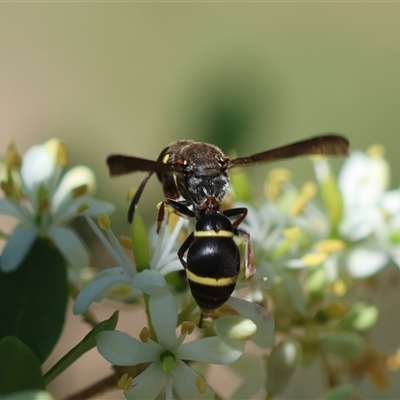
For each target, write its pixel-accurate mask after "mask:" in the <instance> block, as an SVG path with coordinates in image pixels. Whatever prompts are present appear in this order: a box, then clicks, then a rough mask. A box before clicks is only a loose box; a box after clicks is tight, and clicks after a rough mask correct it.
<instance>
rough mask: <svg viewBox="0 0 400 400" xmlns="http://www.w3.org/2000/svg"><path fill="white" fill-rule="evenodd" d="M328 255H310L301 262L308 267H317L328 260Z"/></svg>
mask: <svg viewBox="0 0 400 400" xmlns="http://www.w3.org/2000/svg"><path fill="white" fill-rule="evenodd" d="M327 257H328V255H327V254H326V253H309V254H306V255H305V256H303V257H301V262H302V263H303V264H304V265H306V266H307V267H316V266H317V265H320V264H321V263H322V262H324V261H325V260H326V258H327Z"/></svg>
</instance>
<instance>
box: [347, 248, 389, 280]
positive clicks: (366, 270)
mask: <svg viewBox="0 0 400 400" xmlns="http://www.w3.org/2000/svg"><path fill="white" fill-rule="evenodd" d="M388 261H389V257H388V255H387V254H386V253H384V252H383V251H379V250H370V249H364V248H358V249H355V250H353V251H352V252H351V253H350V255H349V257H348V258H347V267H348V269H349V272H350V274H351V275H352V276H353V277H355V278H366V277H369V276H372V275H374V274H376V273H377V272H378V271H379V270H380V269H382V268H383V267H384V266H385V265H386V264H387V263H388Z"/></svg>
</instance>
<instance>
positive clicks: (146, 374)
mask: <svg viewBox="0 0 400 400" xmlns="http://www.w3.org/2000/svg"><path fill="white" fill-rule="evenodd" d="M165 376H166V373H165V372H163V371H162V370H161V368H160V367H159V366H158V365H156V364H155V363H153V364H151V365H150V366H149V368H147V369H146V370H145V371H143V372H142V373H141V374H140V375H139V376H137V377H136V378H135V379H134V380H133V382H132V384H133V387H132V389H129V390H126V391H124V396H125V398H127V399H128V400H130V399H132V400H137V399H140V400H154V399H155V398H156V397H157V395H158V394H159V393H160V391H161V388H162V385H163V382H164V379H165Z"/></svg>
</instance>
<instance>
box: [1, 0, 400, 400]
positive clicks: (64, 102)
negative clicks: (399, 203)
mask: <svg viewBox="0 0 400 400" xmlns="http://www.w3.org/2000/svg"><path fill="white" fill-rule="evenodd" d="M399 20H400V3H383V2H377V3H355V2H354V3H350V2H349V3H343V2H341V3H325V2H319V3H316V2H307V3H301V2H298V3H297V2H282V3H280V2H273V3H250V2H249V3H246V2H244V3H223V2H220V3H191V2H188V3H167V2H159V3H150V2H143V3H90V2H89V3H46V2H45V3H0V113H1V115H0V126H1V135H0V144H1V146H2V149H3V150H2V151H3V152H4V149H5V145H6V143H8V142H9V141H10V140H14V141H15V142H16V143H17V146H18V148H19V149H20V151H21V152H24V151H25V150H26V149H27V148H28V147H30V146H31V145H33V144H36V143H39V142H42V141H44V140H46V139H48V138H50V137H53V136H56V137H59V138H61V139H63V140H65V141H66V142H67V144H68V146H69V148H70V154H71V160H70V165H71V166H72V165H75V164H81V163H82V164H86V165H88V166H90V167H92V168H93V169H94V170H95V172H96V175H97V178H98V196H99V197H100V198H102V199H105V200H109V201H111V202H113V203H115V204H116V205H117V207H118V211H117V214H116V216H115V217H114V221H115V223H116V224H117V225H116V226H117V232H118V231H120V232H118V233H122V231H123V230H127V224H126V222H125V218H126V210H127V204H126V201H125V194H126V192H127V189H128V188H129V187H131V186H137V185H138V184H139V182H140V181H141V179H142V178H143V174H136V175H131V176H126V177H121V178H116V179H110V178H109V177H108V172H107V168H106V164H105V159H106V157H107V155H109V154H111V153H125V154H132V155H137V156H141V157H147V158H152V159H154V158H156V157H157V156H158V154H159V152H160V151H161V149H163V148H164V147H165V146H166V145H167V144H168V143H170V142H172V141H175V140H178V139H183V138H188V139H195V140H202V141H208V142H212V143H215V144H217V145H219V146H220V147H221V148H222V149H223V150H224V151H226V152H229V151H230V150H232V149H235V150H236V151H237V154H238V155H248V154H250V153H253V152H258V151H261V150H263V149H267V148H271V147H274V146H279V145H282V144H286V143H288V142H291V141H295V140H299V139H302V138H305V137H308V136H312V135H315V134H318V133H325V132H341V133H343V134H345V135H346V136H348V138H349V139H350V140H351V144H352V147H353V148H354V149H356V148H360V149H366V148H367V147H368V146H369V145H371V144H374V143H381V144H383V145H384V146H385V148H386V150H387V156H388V159H389V162H390V164H391V166H392V174H393V185H395V186H397V185H398V183H399V182H400V159H399V157H398V151H399V149H398V144H399V142H400V132H399V126H400V112H399V105H400V73H399V71H400V45H399V39H400V24H399ZM339 163H340V162H339ZM284 165H285V166H287V167H289V168H290V169H292V170H293V171H295V178H296V180H298V181H299V182H302V181H303V180H305V179H310V178H312V176H313V175H312V168H311V165H310V163H309V162H308V161H306V160H293V161H288V162H286V163H284ZM268 169H269V168H267V167H255V168H252V169H251V176H252V181H253V182H254V188H255V191H256V193H257V189H256V188H258V187H259V185H260V183H261V182H262V180H263V179H264V177H265V174H266V172H267V171H268ZM258 193H261V189H259V191H258ZM161 199H162V192H161V188H160V187H159V185H158V182H157V181H156V179H153V180H152V181H151V182H150V183H149V185H148V189H147V190H146V192H145V194H144V196H143V198H142V202H141V208H142V210H143V213H144V215H145V218H146V219H147V221H148V222H150V221H154V218H155V214H156V210H155V204H156V203H157V202H158V201H160V200H161ZM396 343H397V338H396ZM308 390H309V388H307V390H306V392H305V393H306V394H304V396H305V397H304V398H307V396H309V395H310V392H309V391H308ZM316 390H317V393H319V392H318V390H319V389H318V388H316ZM393 390H395V388H394V389H393ZM296 393H297V397H302V392H301V388H300V389H299V388H298V389H297V392H296ZM393 393H394V392H393V391H392V392H391V393H388V394H387V396H389V397H388V398H393ZM397 393H400V391H399V390H398V391H397ZM379 396H383V397H381V398H384V397H385V396H386V395H381V394H380V395H379Z"/></svg>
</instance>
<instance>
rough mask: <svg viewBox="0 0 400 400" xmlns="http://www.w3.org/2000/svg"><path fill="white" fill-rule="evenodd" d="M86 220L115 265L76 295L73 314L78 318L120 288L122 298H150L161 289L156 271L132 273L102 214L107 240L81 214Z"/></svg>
mask: <svg viewBox="0 0 400 400" xmlns="http://www.w3.org/2000/svg"><path fill="white" fill-rule="evenodd" d="M85 217H86V220H87V222H88V224H89V225H90V227H91V228H92V229H93V231H94V232H95V234H96V235H97V237H98V238H99V239H100V241H101V243H102V244H103V245H104V247H105V248H106V250H107V252H108V253H109V254H110V255H111V256H112V257H113V258H114V260H115V261H116V262H117V263H118V266H117V267H113V268H107V269H105V270H103V271H101V272H99V273H98V274H97V275H96V276H95V277H94V278H93V279H92V281H90V282H89V283H88V284H87V285H86V286H85V287H84V288H83V289H82V290H81V291H80V293H79V294H78V296H77V298H76V300H75V303H74V308H73V311H74V314H75V315H78V314H82V313H83V312H85V311H86V310H87V309H88V308H89V307H90V305H91V304H92V303H93V302H100V301H101V300H102V299H104V298H105V297H107V296H108V295H109V294H110V293H111V292H112V291H113V290H119V291H121V288H124V294H125V295H126V296H128V295H129V296H138V295H140V294H141V291H143V292H145V293H148V294H151V293H153V292H155V291H157V290H158V288H160V287H163V286H165V279H164V277H163V276H162V275H161V274H160V273H159V272H157V271H150V270H145V271H142V272H140V273H138V272H137V271H136V267H135V265H134V264H133V263H132V261H131V260H130V259H129V257H128V256H127V254H126V253H125V250H124V249H123V248H122V246H121V244H120V243H119V241H118V239H117V238H116V237H115V235H114V233H113V232H112V231H111V229H110V220H109V218H108V217H107V215H105V214H103V215H102V214H100V215H99V225H100V226H102V228H103V229H104V231H105V233H106V235H107V239H108V240H107V239H106V238H105V237H104V235H103V234H102V233H101V231H100V229H99V228H98V227H97V225H96V224H95V223H94V222H93V221H92V220H91V219H90V218H89V216H88V215H86V214H85Z"/></svg>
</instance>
